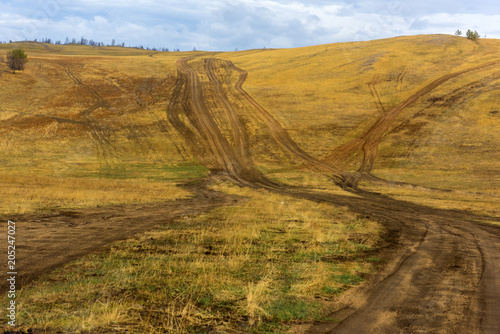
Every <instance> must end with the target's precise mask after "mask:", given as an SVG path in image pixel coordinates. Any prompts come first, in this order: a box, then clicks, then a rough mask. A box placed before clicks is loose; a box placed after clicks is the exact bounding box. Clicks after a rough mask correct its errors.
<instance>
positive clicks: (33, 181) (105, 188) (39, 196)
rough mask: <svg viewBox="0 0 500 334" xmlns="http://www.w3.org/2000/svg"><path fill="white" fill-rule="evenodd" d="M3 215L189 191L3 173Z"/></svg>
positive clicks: (158, 199)
mask: <svg viewBox="0 0 500 334" xmlns="http://www.w3.org/2000/svg"><path fill="white" fill-rule="evenodd" d="M0 187H1V188H2V196H3V197H2V203H1V205H0V214H1V215H4V216H7V215H12V214H23V213H28V212H43V211H49V210H50V211H52V210H57V209H61V208H68V207H71V208H78V207H92V206H98V205H102V204H106V205H112V204H121V203H147V202H161V201H166V200H172V199H179V198H185V197H188V196H189V195H190V193H189V192H188V191H186V190H184V189H181V188H178V187H176V186H175V184H172V183H170V184H169V183H166V182H144V181H143V180H105V179H86V178H68V177H64V178H62V177H61V178H55V177H44V176H37V175H34V174H31V175H11V174H0Z"/></svg>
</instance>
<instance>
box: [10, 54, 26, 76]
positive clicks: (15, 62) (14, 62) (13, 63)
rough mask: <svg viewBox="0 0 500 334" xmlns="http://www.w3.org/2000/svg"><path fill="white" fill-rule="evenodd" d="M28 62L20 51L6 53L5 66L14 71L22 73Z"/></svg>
mask: <svg viewBox="0 0 500 334" xmlns="http://www.w3.org/2000/svg"><path fill="white" fill-rule="evenodd" d="M27 62H28V55H27V54H26V53H24V50H22V49H15V50H12V51H10V52H8V53H7V65H8V66H9V67H10V68H11V69H12V70H13V71H14V74H16V71H22V70H24V67H25V66H26V63H27Z"/></svg>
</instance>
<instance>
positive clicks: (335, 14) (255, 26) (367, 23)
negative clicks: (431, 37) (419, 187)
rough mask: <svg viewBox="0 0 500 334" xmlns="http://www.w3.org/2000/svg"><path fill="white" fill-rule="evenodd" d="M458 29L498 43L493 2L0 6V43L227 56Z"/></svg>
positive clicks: (210, 0)
mask: <svg viewBox="0 0 500 334" xmlns="http://www.w3.org/2000/svg"><path fill="white" fill-rule="evenodd" d="M457 29H461V30H462V31H466V30H467V29H472V30H477V31H478V32H479V34H480V35H481V37H484V35H486V37H488V38H500V5H499V4H498V0H453V1H452V0H411V1H402V0H401V1H398V0H394V1H393V0H343V1H328V0H309V1H305V0H297V1H293V0H232V1H227V0H164V1H161V0H0V41H8V40H33V39H35V38H36V39H38V40H40V39H41V38H43V37H49V38H51V39H52V40H53V41H55V40H61V41H62V42H64V40H65V39H66V37H69V38H70V39H71V38H76V39H78V40H79V39H80V38H81V37H82V36H84V37H85V38H86V39H93V40H95V41H96V42H100V41H102V42H104V43H107V44H108V43H111V41H112V39H115V40H116V42H117V43H122V42H123V43H125V44H126V45H128V46H137V45H144V46H145V47H168V48H170V49H172V48H179V49H181V50H192V49H193V48H194V47H196V49H198V50H210V51H216V50H220V51H232V50H235V49H239V50H244V49H253V48H262V47H267V48H288V47H299V46H307V45H316V44H324V43H334V42H346V41H366V40H372V39H378V38H386V37H394V36H401V35H417V34H434V33H444V34H453V33H454V32H455V31H456V30H457Z"/></svg>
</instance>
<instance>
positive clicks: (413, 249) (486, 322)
mask: <svg viewBox="0 0 500 334" xmlns="http://www.w3.org/2000/svg"><path fill="white" fill-rule="evenodd" d="M199 61H200V60H193V61H192V63H191V64H190V62H189V60H188V59H184V60H182V61H180V62H179V64H178V66H179V75H180V76H184V79H183V80H182V81H180V83H179V84H181V85H182V86H183V87H187V88H182V89H179V91H182V90H184V91H186V90H187V89H191V92H189V91H188V92H187V93H185V96H186V98H185V99H184V100H179V101H178V102H179V105H177V106H172V107H176V108H172V109H176V110H183V111H184V112H185V113H186V114H185V116H186V117H187V118H189V115H192V116H191V118H189V119H190V122H191V124H199V125H198V126H193V129H195V130H198V131H200V133H199V136H198V137H204V136H206V137H207V138H209V140H210V141H213V143H212V142H211V144H210V145H211V152H212V154H214V155H216V156H217V159H218V160H219V161H220V162H219V166H220V167H221V169H225V168H226V167H227V166H229V168H228V169H226V171H227V174H228V175H229V176H230V177H231V178H233V179H234V180H235V181H236V182H239V183H242V182H243V183H246V184H249V185H252V186H254V187H256V186H257V187H259V186H261V187H265V188H267V189H268V190H271V191H275V192H278V193H285V194H288V195H292V196H296V197H299V198H307V199H310V200H314V201H318V202H328V203H332V204H335V205H343V206H348V207H349V208H351V209H352V210H354V211H356V212H359V213H362V214H368V215H370V216H372V217H377V218H378V219H380V220H381V221H382V222H383V223H384V224H385V226H386V228H387V230H388V231H389V233H388V236H390V239H391V240H390V242H391V243H392V244H393V245H394V247H393V248H391V249H392V251H391V252H388V253H386V255H385V256H386V257H387V259H388V260H389V263H390V264H389V265H388V266H387V267H386V269H385V271H384V272H382V273H378V274H376V275H374V276H373V277H372V278H371V280H370V283H369V284H367V285H366V287H365V289H363V290H359V291H357V292H356V293H352V294H346V295H345V296H344V297H343V299H342V300H340V301H339V304H338V307H337V308H336V309H335V310H332V311H333V312H332V317H333V318H336V319H338V320H340V322H338V321H336V322H332V323H326V324H319V325H311V327H310V328H309V330H308V332H309V333H405V332H407V333H414V332H418V333H458V332H464V330H465V332H466V333H499V332H500V266H499V265H498V263H500V229H498V228H495V227H491V226H487V225H483V224H481V223H480V221H481V220H483V219H490V220H496V221H498V220H499V218H497V217H480V216H475V215H472V214H469V213H466V212H460V211H447V210H440V209H434V208H429V207H425V206H421V205H416V204H412V203H408V202H403V201H397V200H393V199H390V198H387V197H385V196H383V195H377V194H371V193H366V192H363V191H359V190H356V191H355V193H356V194H357V195H358V197H352V196H338V195H329V194H325V193H316V192H314V191H307V190H299V189H294V188H290V187H285V186H282V185H278V184H275V183H272V182H269V181H266V179H265V176H264V175H259V177H258V178H257V179H256V178H255V176H254V175H253V174H251V173H240V174H238V173H239V172H240V171H242V170H243V169H242V168H234V165H236V166H240V165H245V164H248V163H250V162H251V158H249V157H246V156H244V155H246V154H247V153H246V152H247V151H248V150H246V149H245V148H244V147H243V148H241V149H240V150H239V154H237V153H236V150H235V149H234V147H233V149H229V148H227V147H228V146H230V145H229V144H228V141H227V140H226V139H225V138H224V136H223V135H222V132H221V131H220V129H218V128H217V126H216V121H215V120H214V116H213V113H212V112H211V111H210V108H209V107H207V104H206V101H207V100H208V99H210V100H215V101H217V102H218V103H219V104H220V105H223V106H224V108H226V110H227V113H228V119H229V122H228V123H229V124H230V125H231V127H232V128H233V136H234V138H235V140H234V141H233V142H234V145H235V146H236V147H241V145H242V144H243V143H244V141H245V139H244V138H245V135H244V133H242V131H243V130H244V127H243V126H242V124H241V122H240V121H239V120H238V118H237V116H238V115H237V113H236V112H235V109H236V108H234V107H233V106H231V104H230V102H229V98H228V96H231V99H232V100H239V101H244V102H245V101H246V103H247V105H248V106H250V108H251V110H252V111H253V112H255V114H256V115H257V116H258V117H259V118H260V119H261V121H262V123H263V124H264V125H265V126H267V127H268V129H269V131H270V132H271V133H272V136H273V138H274V140H276V142H277V143H278V144H279V145H280V146H281V147H282V148H283V149H285V150H287V151H288V152H290V153H292V154H294V155H295V156H296V157H297V158H298V159H299V160H300V161H303V162H304V165H306V166H308V167H309V168H311V169H313V170H318V171H322V172H326V173H329V175H330V176H332V175H333V177H332V178H333V179H334V180H336V181H337V182H343V181H344V180H342V175H341V173H339V171H338V169H337V168H335V167H327V165H326V164H324V163H322V162H320V161H318V160H317V159H315V158H313V157H312V156H310V155H309V154H307V153H306V152H304V151H303V150H302V149H300V147H299V146H298V145H297V144H296V143H295V142H293V140H292V139H291V138H290V137H289V136H288V135H287V133H286V131H285V130H284V129H283V128H282V127H281V126H280V125H279V123H278V122H277V121H276V120H275V119H274V118H273V117H272V116H271V115H270V114H269V112H267V111H266V110H265V109H264V108H263V107H262V106H260V105H259V104H258V103H257V102H256V101H255V100H254V99H253V98H252V97H251V96H250V95H249V94H248V93H246V92H245V91H244V90H243V87H242V86H243V83H244V81H245V79H246V76H247V73H246V71H243V70H241V69H238V68H237V67H236V66H234V65H233V64H232V63H230V62H227V61H222V60H214V59H208V60H204V61H205V63H206V66H204V67H202V66H199V65H197V64H196V62H199ZM493 64H495V63H489V64H485V65H482V66H478V67H475V68H471V69H466V70H463V71H460V72H456V73H452V74H450V75H448V76H445V77H442V78H440V79H437V80H435V81H434V82H433V83H431V84H430V85H427V86H426V87H424V88H422V89H421V90H420V91H419V92H418V93H417V94H415V95H413V96H412V97H411V98H409V99H407V100H406V101H405V102H404V103H403V104H401V105H400V106H398V107H396V108H394V109H393V110H391V111H389V112H388V114H387V115H388V116H385V117H383V118H382V119H381V120H380V121H379V122H378V123H377V124H376V126H374V127H373V128H372V129H371V130H370V131H369V132H368V133H367V134H365V135H363V136H362V137H361V138H359V139H358V141H356V143H357V142H359V143H360V144H359V145H363V147H364V148H365V155H366V156H365V160H366V161H367V162H366V163H365V166H366V167H365V168H368V163H369V161H371V160H370V159H372V158H371V155H375V154H376V145H377V143H378V142H379V141H380V138H381V136H382V135H383V133H384V132H385V131H387V128H388V126H389V125H390V123H391V122H392V121H394V119H395V117H397V115H398V114H399V113H400V112H401V110H402V109H403V108H405V107H407V106H409V105H411V104H412V103H414V102H415V101H416V100H417V99H418V98H419V97H421V96H423V95H424V94H426V93H427V92H428V91H430V90H432V89H433V88H434V87H436V86H437V85H440V84H442V83H443V82H445V81H447V80H449V79H451V78H453V77H455V76H458V75H460V74H463V73H466V72H468V71H472V70H475V69H479V68H482V67H486V66H492V65H493ZM216 66H219V67H225V68H230V69H232V70H234V71H235V73H236V74H237V75H239V78H238V80H237V82H236V84H235V85H234V87H230V86H229V85H228V80H223V79H221V76H217V75H215V74H214V71H216V70H217V69H216ZM194 67H196V68H197V70H198V71H203V70H204V71H205V73H203V74H206V76H207V78H208V80H207V81H205V82H203V83H202V82H201V81H200V78H199V76H198V73H197V71H195V70H194ZM186 73H188V74H189V75H185V74H186ZM221 80H223V81H224V82H222V81H221ZM186 81H187V82H186ZM223 87H224V89H223ZM211 92H215V93H212V95H213V96H212V95H210V94H211ZM171 112H172V110H171ZM200 124H201V125H200ZM186 126H187V125H186ZM181 133H182V132H181ZM236 138H239V139H236ZM243 145H244V144H243ZM357 145H358V144H357ZM221 146H224V147H225V149H224V150H222V149H220V148H219V147H221ZM225 161H231V162H233V165H230V164H228V163H226V162H225ZM225 166H226V167H225ZM247 170H254V168H253V167H252V166H248V165H247ZM256 181H257V182H256ZM353 191H354V190H353Z"/></svg>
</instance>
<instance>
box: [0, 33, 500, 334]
mask: <svg viewBox="0 0 500 334" xmlns="http://www.w3.org/2000/svg"><path fill="white" fill-rule="evenodd" d="M478 38H479V36H478ZM75 42H76V40H75ZM80 42H81V41H80ZM84 42H85V43H88V41H85V40H84ZM13 47H14V48H23V49H24V50H26V51H27V52H28V53H29V54H30V61H31V62H32V63H31V64H33V66H28V67H27V68H26V69H25V72H24V74H23V75H22V76H21V75H18V76H14V75H4V76H2V80H1V82H0V87H1V89H0V101H2V104H1V106H0V123H1V124H2V132H1V133H0V156H1V159H0V187H1V188H2V194H3V197H2V205H1V206H0V214H2V215H3V216H6V215H13V214H20V213H35V214H36V213H42V212H46V211H54V210H62V209H65V208H82V207H89V206H90V207H92V206H96V205H111V204H118V203H120V204H123V203H138V202H139V203H144V202H161V201H165V200H171V199H176V198H182V197H186V196H191V194H190V193H189V192H187V191H184V190H183V189H180V188H178V187H176V185H175V184H176V183H177V182H180V181H185V180H191V179H196V178H202V177H204V176H206V175H207V174H209V170H208V168H206V167H204V166H202V165H201V164H200V163H199V161H198V160H197V157H196V156H195V154H193V152H191V151H190V149H189V147H188V145H186V143H185V142H184V140H183V137H182V136H181V135H180V134H179V133H178V132H177V131H176V130H175V128H174V127H173V126H172V124H171V123H170V122H169V118H168V116H167V115H168V113H169V112H172V110H170V109H169V106H170V104H169V101H170V99H171V96H172V92H173V91H174V90H175V82H176V65H175V64H176V61H177V60H178V59H179V58H180V57H188V56H197V54H196V53H182V54H176V53H161V54H158V55H157V54H155V55H154V57H150V55H151V52H148V51H146V50H141V49H124V48H117V47H105V46H101V47H92V46H88V45H81V44H71V43H70V44H68V45H62V44H59V43H56V44H50V45H45V46H44V45H43V44H41V43H31V42H26V43H12V44H8V45H7V44H6V45H3V44H0V51H3V52H5V51H7V50H10V49H12V48H13ZM498 54H500V45H499V44H498V41H496V40H482V41H481V45H480V47H478V45H476V44H474V43H470V42H469V41H468V40H467V39H465V38H457V37H454V36H444V35H432V36H417V37H400V38H396V39H388V40H378V41H372V42H363V43H348V44H344V43H339V44H331V45H322V46H313V47H307V48H299V49H283V50H271V49H269V50H265V52H264V51H263V50H247V51H238V52H233V53H213V54H211V55H210V57H216V58H222V59H225V60H230V61H232V62H233V63H234V64H235V65H237V66H238V67H239V68H241V69H244V70H247V71H248V73H249V75H248V79H247V81H246V82H245V86H244V88H245V89H246V90H247V91H248V92H249V93H250V95H251V96H252V97H253V98H255V100H257V101H258V102H259V103H260V104H262V106H263V107H265V108H266V110H268V111H269V113H270V114H272V116H273V117H274V118H275V119H277V120H278V121H279V123H280V124H281V125H282V126H283V128H284V129H285V130H286V131H287V132H288V134H289V135H290V137H291V138H292V139H293V140H295V141H296V142H297V143H298V146H299V147H300V148H302V149H304V151H306V152H308V153H310V154H311V155H312V156H314V157H317V158H318V159H322V160H325V159H327V158H328V157H329V156H330V155H331V153H332V151H333V149H335V148H337V147H339V146H340V145H342V144H344V143H346V142H348V141H350V140H352V139H353V138H356V137H359V136H360V134H362V133H363V132H364V131H365V130H366V129H368V128H370V127H371V126H372V125H373V124H374V123H375V122H376V120H377V119H378V117H379V116H380V115H383V114H384V113H385V112H386V111H387V110H390V109H391V108H392V107H394V106H396V105H398V104H400V103H402V102H403V101H405V100H406V99H407V98H408V97H409V96H411V95H412V94H414V93H415V92H417V91H419V90H420V89H421V88H422V87H424V86H426V85H427V84H429V83H430V82H433V81H434V80H436V79H437V78H441V77H444V76H446V75H448V74H449V73H453V72H457V71H460V70H463V69H464V68H469V67H473V66H477V65H481V64H484V63H489V62H493V61H497V62H498ZM198 56H199V54H198ZM205 56H206V55H201V56H200V57H205ZM195 60H196V62H195V61H192V63H191V64H194V65H193V66H199V67H200V68H201V69H202V67H203V66H205V63H204V62H203V60H200V59H199V58H197V59H195ZM200 68H195V69H196V70H200ZM497 69H498V66H490V67H484V68H481V69H479V70H477V71H475V72H470V73H466V74H464V75H461V76H457V77H455V78H453V80H448V81H447V82H446V83H443V84H442V85H440V86H439V87H438V88H436V89H434V90H432V91H431V92H429V93H428V94H426V95H424V96H422V97H421V98H420V99H418V101H416V103H415V104H414V105H412V106H411V107H408V108H406V109H404V111H403V112H402V113H401V114H400V115H399V116H398V118H397V120H396V121H395V122H394V124H392V125H391V128H390V129H389V131H388V132H387V133H386V134H385V135H384V138H383V141H382V142H381V144H380V146H379V149H378V156H377V160H376V161H375V166H374V169H373V175H375V176H378V177H382V178H385V179H387V180H392V181H398V182H402V183H401V184H396V185H394V184H388V183H377V182H373V181H371V180H364V181H362V182H361V184H360V187H361V188H362V189H363V190H368V191H373V192H375V193H383V194H385V195H387V196H389V197H392V198H395V199H401V200H405V201H409V202H413V203H419V204H423V205H426V206H429V207H436V208H445V209H452V210H466V211H470V212H474V213H480V214H482V215H484V214H486V215H488V214H490V215H495V214H496V213H497V212H498V198H499V194H498V189H499V188H500V183H499V182H500V179H498V177H495V176H496V175H497V171H498V161H500V156H499V151H498V149H497V148H498V147H499V146H500V131H498V124H499V123H498V122H497V121H496V120H497V119H498V112H497V110H498V96H497V94H496V89H497V88H498V84H499V80H500V76H499V74H498V71H497ZM216 70H217V73H216V74H217V77H218V78H222V79H220V80H221V82H222V84H223V88H224V89H225V91H224V92H232V91H233V90H234V88H233V87H234V84H235V83H236V82H237V80H238V74H239V73H236V72H233V73H229V71H228V70H227V67H224V66H219V67H217V68H216ZM207 80H208V79H207V77H204V76H202V75H200V81H201V82H202V85H206V86H208V84H207ZM332 92H333V93H332ZM204 93H206V94H207V96H208V97H210V94H211V92H210V91H209V90H208V92H206V91H204ZM228 96H229V97H231V98H232V99H231V101H230V102H231V103H233V104H234V105H235V106H237V107H238V112H239V114H238V117H240V119H241V123H242V124H243V128H244V131H246V132H247V133H248V140H249V142H250V153H251V157H252V162H253V163H255V166H256V169H258V171H259V172H262V174H263V175H265V176H266V177H267V178H269V179H271V180H272V181H273V182H276V183H278V184H286V185H292V186H298V187H302V188H301V189H304V188H307V189H308V191H311V192H315V193H316V194H329V196H332V198H333V197H335V196H337V195H338V196H339V197H342V198H346V199H347V200H346V202H344V203H349V202H348V201H350V200H352V201H354V200H360V198H361V196H360V193H355V192H351V193H348V192H345V191H344V190H342V189H341V188H340V187H337V186H336V185H335V184H334V183H333V182H331V180H330V179H329V178H328V176H327V175H322V174H318V173H315V172H311V171H307V170H305V169H304V165H303V164H302V163H301V162H300V161H298V159H297V158H296V157H295V156H293V155H292V154H290V153H289V152H287V151H285V150H283V148H282V147H281V146H280V145H279V144H278V143H276V142H275V141H273V139H272V136H271V135H270V133H269V131H268V129H267V128H266V126H265V125H263V123H262V122H260V123H259V121H258V120H256V117H254V116H255V115H253V114H252V113H251V110H248V109H247V108H246V107H244V106H242V105H240V102H241V101H239V100H238V96H233V95H230V94H228ZM207 100H208V102H207V103H212V102H214V101H212V100H211V99H210V98H207ZM210 108H212V109H211V110H210V111H211V113H213V115H214V119H216V121H217V122H216V123H217V126H219V127H221V132H223V133H224V135H226V137H227V138H228V142H229V143H230V144H233V141H232V140H233V138H234V137H232V136H231V132H230V129H229V128H228V127H226V125H227V118H228V115H227V113H226V111H225V110H224V109H223V108H222V107H221V106H216V103H214V105H210ZM311 113H314V117H311ZM181 121H183V122H185V123H189V121H187V120H186V119H181ZM195 126H196V124H195ZM207 156H209V157H208V158H207V161H208V160H209V158H210V154H209V153H207ZM361 157H362V153H357V154H353V155H352V156H349V157H347V158H346V159H345V160H342V161H335V164H338V166H339V167H341V168H342V169H343V170H345V171H350V172H355V171H356V170H358V169H359V166H360V162H361ZM212 158H213V157H212ZM214 174H215V173H214ZM215 177H217V176H215ZM215 177H214V178H215ZM404 182H407V183H412V184H413V185H404V184H403V183H404ZM433 188H440V189H445V190H447V189H449V190H451V191H438V190H435V189H433ZM213 189H214V190H217V191H220V192H224V193H227V194H231V195H234V196H239V198H241V197H244V198H247V200H246V201H243V200H240V202H238V203H237V205H236V206H227V207H222V208H218V209H215V210H213V211H211V212H209V213H206V214H204V215H201V216H198V217H193V216H185V217H183V218H182V219H179V220H177V221H176V222H175V223H173V224H171V225H168V226H165V227H163V228H161V229H157V230H155V231H149V232H147V233H145V234H139V235H137V236H136V237H135V238H133V239H130V240H127V241H122V242H118V243H116V244H114V245H113V246H112V249H111V250H110V251H109V252H105V253H100V254H95V255H92V256H87V257H85V258H82V259H81V260H79V261H77V262H75V263H72V264H70V265H68V266H67V267H65V268H60V269H59V270H58V271H56V272H54V273H52V274H50V276H46V277H45V278H44V279H42V280H39V281H37V282H33V283H31V284H30V285H28V286H26V287H24V288H23V290H22V291H21V293H20V295H19V298H18V301H19V302H20V303H21V304H20V308H19V310H20V318H19V321H20V323H21V324H22V325H23V326H22V327H20V328H19V329H20V330H21V329H23V330H26V329H28V328H39V329H47V331H48V332H49V333H50V332H51V331H53V332H56V331H58V330H61V331H72V332H78V331H80V332H92V331H94V332H97V331H99V330H101V331H103V332H106V331H108V332H109V331H116V332H123V331H125V330H126V329H127V330H130V331H131V332H134V331H135V332H138V333H155V332H175V333H189V332H191V333H193V332H196V331H198V332H207V331H213V332H231V331H233V332H237V331H240V332H250V331H255V332H257V333H269V332H273V333H279V332H284V331H285V330H286V326H289V325H290V324H296V323H300V322H311V321H316V320H321V319H324V316H325V312H324V310H325V309H327V307H328V305H329V303H331V302H334V301H335V300H337V299H338V298H339V296H341V295H342V293H343V292H344V291H346V290H347V289H350V288H355V287H356V286H359V285H363V284H364V283H363V282H364V280H365V279H366V276H367V274H369V273H370V272H371V271H372V270H373V269H374V268H378V267H379V266H381V265H383V264H384V261H383V259H384V257H383V256H381V255H380V254H376V253H374V252H373V250H374V249H376V247H377V245H378V241H379V237H380V232H381V231H382V228H381V226H380V225H379V224H378V223H376V222H375V221H374V220H373V219H372V218H369V217H366V216H365V215H359V214H355V213H353V212H351V211H349V210H347V209H345V208H343V207H336V206H333V205H331V204H328V202H326V201H325V202H324V203H316V202H311V201H308V200H305V199H297V198H295V197H291V196H287V195H283V194H282V195H278V194H276V193H271V192H269V191H266V190H263V189H249V188H245V187H239V186H234V185H231V184H229V183H223V182H219V183H217V184H216V185H214V186H213ZM374 196H375V195H374ZM366 200H367V199H366ZM344 205H345V204H344ZM409 214H410V213H409ZM9 218H10V217H9ZM425 219H427V218H424V220H425ZM430 220H432V219H430ZM430 220H429V221H430ZM493 223H494V224H498V222H493ZM436 230H439V229H436ZM443 230H444V229H443ZM431 232H432V231H431ZM468 234H470V233H469V232H468ZM456 244H459V243H458V242H457V243H456ZM470 244H471V245H472V244H474V242H471V243H470ZM423 258H425V256H424V257H423ZM458 271H459V270H458V269H457V272H458ZM443 284H444V283H443ZM464 286H465V285H464ZM463 300H467V298H463ZM4 320H5V319H4ZM2 324H3V323H2Z"/></svg>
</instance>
